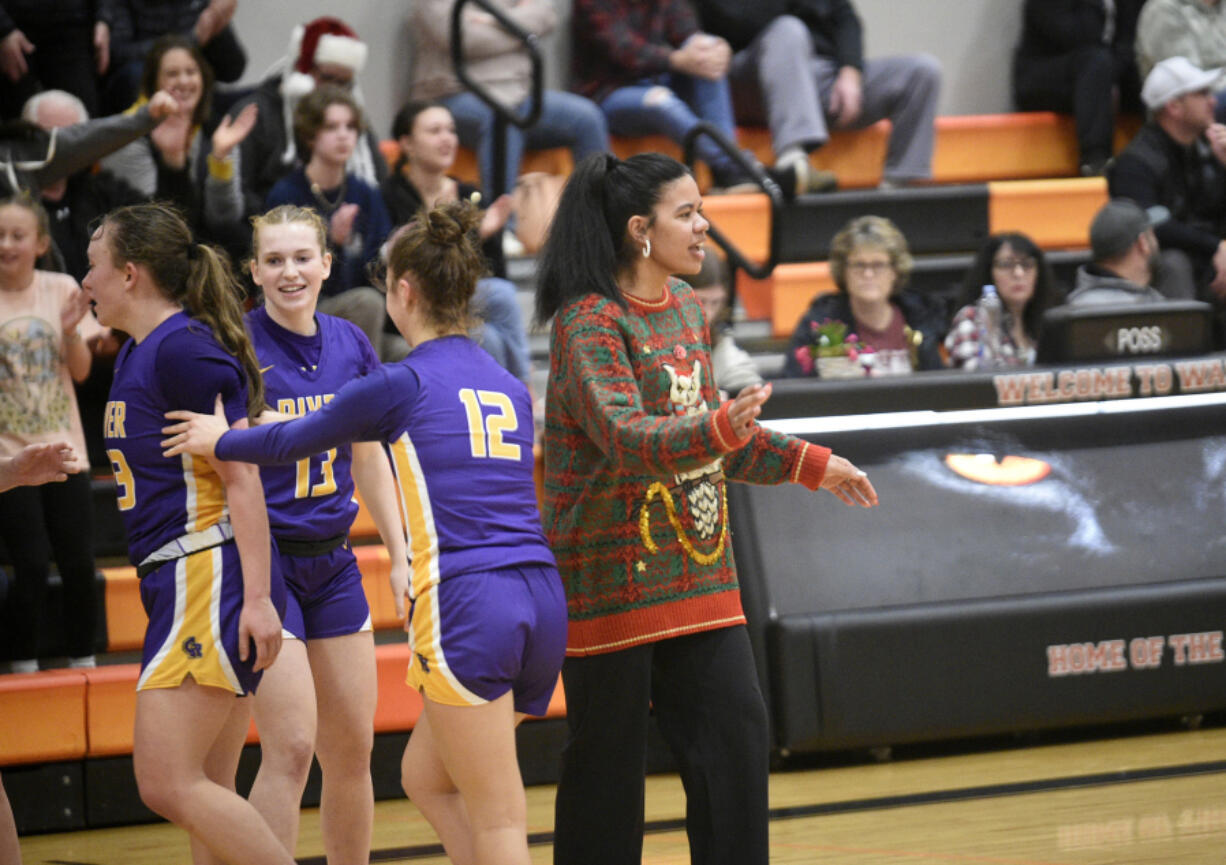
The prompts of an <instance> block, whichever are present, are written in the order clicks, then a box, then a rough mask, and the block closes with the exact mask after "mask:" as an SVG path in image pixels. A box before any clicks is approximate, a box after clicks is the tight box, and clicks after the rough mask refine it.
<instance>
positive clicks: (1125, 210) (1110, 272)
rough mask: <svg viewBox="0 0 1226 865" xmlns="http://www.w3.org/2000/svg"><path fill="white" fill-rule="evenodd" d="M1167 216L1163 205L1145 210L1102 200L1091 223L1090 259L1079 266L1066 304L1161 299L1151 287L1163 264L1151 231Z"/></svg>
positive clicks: (1081, 304)
mask: <svg viewBox="0 0 1226 865" xmlns="http://www.w3.org/2000/svg"><path fill="white" fill-rule="evenodd" d="M1166 218H1167V211H1166V208H1163V207H1152V208H1150V209H1149V210H1148V211H1145V210H1142V209H1141V208H1140V207H1138V206H1137V205H1136V204H1135V203H1134V202H1131V201H1128V200H1127V199H1124V198H1117V199H1115V200H1114V201H1108V202H1107V203H1106V204H1104V205H1103V206H1102V208H1100V209H1099V211H1098V213H1097V214H1095V215H1094V221H1093V222H1091V223H1090V252H1091V254H1092V255H1093V256H1094V260H1093V262H1091V263H1090V264H1085V265H1082V266H1081V267H1080V268H1078V270H1077V283H1076V286H1075V287H1074V289H1073V291H1072V292H1071V293H1070V294H1069V296H1068V303H1069V304H1070V305H1073V306H1085V305H1089V304H1097V303H1159V302H1161V301H1163V300H1166V298H1165V297H1164V296H1163V295H1162V293H1161V292H1160V291H1158V289H1156V288H1153V287H1152V285H1153V282H1154V280H1155V278H1156V277H1157V276H1158V274H1159V272H1160V271H1161V268H1162V257H1161V252H1160V250H1159V246H1158V236H1157V234H1155V232H1154V229H1155V228H1156V227H1157V226H1159V225H1161V224H1162V222H1163V221H1164V220H1165V219H1166Z"/></svg>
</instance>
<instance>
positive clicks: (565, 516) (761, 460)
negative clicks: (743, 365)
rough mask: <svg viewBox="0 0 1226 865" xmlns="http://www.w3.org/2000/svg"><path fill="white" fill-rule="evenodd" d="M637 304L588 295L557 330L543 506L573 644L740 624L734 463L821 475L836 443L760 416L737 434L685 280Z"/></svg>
mask: <svg viewBox="0 0 1226 865" xmlns="http://www.w3.org/2000/svg"><path fill="white" fill-rule="evenodd" d="M626 303H627V307H628V308H623V307H621V306H619V305H618V304H617V303H615V302H613V301H611V300H609V299H607V298H604V297H601V296H599V295H596V294H591V295H586V296H584V297H582V298H580V299H578V300H575V301H573V302H571V303H570V304H569V305H567V306H566V307H565V308H563V309H562V310H561V311H559V312H558V314H557V316H556V318H555V320H554V325H553V331H552V334H551V344H550V352H549V354H550V370H549V388H548V394H547V399H546V411H545V508H544V514H543V519H544V522H545V532H546V534H547V536H548V537H549V541H550V543H551V544H552V546H553V550H554V553H555V555H556V556H557V560H558V570H559V571H560V572H561V574H562V579H563V582H564V583H565V585H566V596H567V603H568V607H569V614H570V628H569V638H568V645H567V654H568V655H572V656H575V655H590V654H599V653H603V652H613V651H617V650H619V649H624V648H628V647H630V646H635V645H639V644H641V643H648V642H652V641H656V640H662V639H667V638H669V637H677V636H683V635H685V634H691V633H696V632H699V631H707V630H714V629H716V628H724V627H730V626H732V625H738V624H741V623H743V622H744V621H745V615H744V613H743V612H742V611H741V597H740V592H739V590H738V587H737V580H736V568H735V566H734V564H733V561H732V542H731V538H730V537H729V527H728V513H727V510H728V502H727V496H726V493H725V477H727V478H729V479H732V480H738V481H746V482H749V483H760V484H779V483H784V482H788V481H792V482H796V483H801V484H804V485H805V486H806V487H808V488H810V489H817V488H818V486H819V485H820V483H821V480H822V476H823V475H824V474H825V470H826V462H827V460H828V459H829V456H830V451H829V449H827V448H823V447H820V446H818V445H811V444H808V443H807V442H804V441H802V440H800V439H797V438H793V437H791V436H786V435H781V434H778V433H774V432H771V431H769V430H767V429H765V428H762V427H755V428H754V430H753V431H752V432H751V433H750V434H749V435H748V436H747V437H746V438H744V439H738V438H737V437H736V434H735V433H734V432H733V427H732V424H731V422H730V420H729V417H728V407H729V404H728V403H725V404H724V405H722V406H721V405H720V404H719V401H718V396H717V391H716V388H715V385H714V380H713V377H712V375H711V357H710V348H709V345H708V335H707V328H706V324H705V321H704V319H703V313H702V308H701V307H700V306H699V304H698V301H697V299H696V298H695V296H694V294H693V292H692V291H691V289H690V287H689V286H688V285H686V284H685V283H684V282H680V281H673V282H670V284H669V285H668V286H667V287H666V288H665V291H664V295H663V297H662V298H661V299H660V300H658V301H654V302H645V301H641V300H639V299H637V298H633V297H629V296H627V297H626Z"/></svg>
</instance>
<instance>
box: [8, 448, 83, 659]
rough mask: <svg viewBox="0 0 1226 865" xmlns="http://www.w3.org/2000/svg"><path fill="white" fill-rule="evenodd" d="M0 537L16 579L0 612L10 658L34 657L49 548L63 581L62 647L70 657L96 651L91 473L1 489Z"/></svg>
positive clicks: (41, 618)
mask: <svg viewBox="0 0 1226 865" xmlns="http://www.w3.org/2000/svg"><path fill="white" fill-rule="evenodd" d="M0 539H3V541H4V546H5V548H6V549H7V550H8V554H9V560H10V561H11V562H12V565H13V574H14V577H15V579H14V584H13V586H12V587H11V588H10V590H9V594H8V598H7V599H6V600H5V602H4V608H3V610H2V611H0V613H2V616H0V620H2V621H3V631H4V633H5V635H6V640H5V641H6V642H7V643H8V645H9V650H10V651H11V652H12V655H13V657H14V658H37V657H38V646H39V639H40V637H41V635H42V632H43V627H44V625H43V611H44V610H45V609H46V606H47V601H46V598H47V574H48V571H49V570H50V563H51V555H52V553H53V552H54V554H55V563H56V566H57V567H58V568H59V571H60V577H61V579H62V580H63V583H64V635H65V641H66V646H65V651H66V652H67V653H68V656H69V657H72V658H79V657H83V656H85V655H92V654H94V634H95V620H96V618H97V609H98V602H97V595H96V591H97V590H96V586H95V585H94V579H95V573H94V549H93V544H94V530H93V502H92V500H91V496H90V491H89V474H88V473H86V472H82V473H81V474H77V475H71V476H69V478H68V480H66V481H64V482H63V483H55V484H44V485H43V486H41V487H17V488H15V489H12V490H9V491H8V492H6V493H0Z"/></svg>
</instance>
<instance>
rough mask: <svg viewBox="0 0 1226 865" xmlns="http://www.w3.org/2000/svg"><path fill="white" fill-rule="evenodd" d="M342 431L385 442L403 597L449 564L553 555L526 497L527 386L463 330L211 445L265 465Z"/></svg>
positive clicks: (536, 560)
mask: <svg viewBox="0 0 1226 865" xmlns="http://www.w3.org/2000/svg"><path fill="white" fill-rule="evenodd" d="M349 441H383V442H386V443H387V444H388V446H389V449H390V452H391V456H392V467H393V469H394V471H395V473H396V481H397V487H398V490H399V493H400V497H401V504H402V507H403V509H404V514H405V517H406V520H407V523H408V529H409V551H410V558H411V560H412V561H411V565H412V594H413V597H417V596H419V595H420V594H421V593H422V592H424V591H425V590H426V589H428V588H429V587H430V586H432V585H434V584H436V583H438V582H440V581H442V580H446V579H448V578H450V577H453V576H457V575H460V574H466V573H475V572H478V571H490V570H498V569H500V568H503V567H512V566H516V565H524V564H549V565H552V564H554V558H553V553H552V552H551V551H550V549H549V545H548V544H547V543H546V541H545V536H544V533H543V532H542V530H541V519H540V513H539V511H538V509H537V503H536V486H535V483H534V481H533V465H534V459H533V454H532V441H533V426H532V405H531V400H530V398H529V396H528V389H527V388H526V387H525V386H524V384H523V382H521V381H519V380H518V379H516V378H515V377H513V376H512V375H511V374H510V373H508V372H507V371H506V370H504V369H503V368H502V367H500V366H499V365H498V364H497V362H495V361H494V359H493V358H492V357H490V356H489V355H488V354H487V353H486V352H485V351H484V350H483V349H482V348H480V347H479V346H477V345H476V344H475V343H473V342H472V341H471V340H470V339H468V338H467V337H464V336H445V337H440V338H438V339H433V340H430V341H429V342H426V343H423V344H422V345H420V346H418V347H417V348H416V349H414V350H413V352H412V353H411V354H410V355H409V356H408V357H407V358H406V359H405V360H403V361H401V362H400V363H395V364H386V365H384V366H381V367H379V368H378V369H377V370H375V371H374V372H372V373H370V374H369V375H367V376H366V377H364V378H361V379H358V380H356V381H352V382H350V383H349V384H347V385H345V386H344V387H343V388H341V389H340V390H339V391H338V392H337V394H336V396H335V397H334V398H333V399H332V401H331V402H329V403H327V404H326V405H324V406H323V407H322V408H320V409H319V410H318V411H314V412H311V413H309V414H307V415H305V416H304V417H301V418H297V419H295V420H292V421H288V422H285V423H279V424H268V425H265V426H261V427H256V428H254V429H249V430H231V431H230V432H228V433H226V434H225V435H224V436H222V438H221V440H220V441H219V442H218V444H217V455H218V456H219V457H221V458H222V459H236V460H244V461H247V462H255V463H260V464H262V465H267V464H272V463H278V462H287V461H291V460H296V459H301V458H302V457H304V456H308V455H310V454H315V453H318V452H320V451H322V450H325V449H327V448H331V447H336V446H338V445H339V444H341V443H343V442H349Z"/></svg>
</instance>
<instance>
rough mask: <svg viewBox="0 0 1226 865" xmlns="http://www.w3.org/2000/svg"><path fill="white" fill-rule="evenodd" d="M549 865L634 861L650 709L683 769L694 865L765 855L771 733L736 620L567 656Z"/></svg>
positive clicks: (760, 859) (746, 863)
mask: <svg viewBox="0 0 1226 865" xmlns="http://www.w3.org/2000/svg"><path fill="white" fill-rule="evenodd" d="M562 679H563V682H564V684H565V686H566V720H567V724H568V727H569V730H570V735H569V737H568V739H567V742H566V748H565V750H564V751H563V753H562V777H561V779H560V780H559V781H558V795H557V805H556V815H555V827H554V863H555V865H638V863H640V862H641V861H642V858H643V855H642V850H643V828H644V827H643V806H644V801H643V799H644V796H643V773H644V764H645V758H646V748H647V729H648V710H649V707H651V708H654V711H655V716H656V720H657V721H658V723H659V726H660V731H661V732H662V733H663V734H664V738H665V740H666V741H667V742H668V745H669V747H670V749H671V750H672V752H673V755H674V756H675V757H676V758H677V763H678V764H679V766H680V769H681V781H682V783H683V784H684V786H685V796H686V814H685V828H686V833H687V835H688V836H689V841H690V857H691V860H690V861H691V862H692V863H693V865H766V863H767V861H768V858H769V853H768V838H767V835H768V829H769V819H770V815H769V804H768V800H767V783H768V775H769V771H770V753H769V749H770V740H769V730H768V726H767V718H766V705H765V704H764V703H763V700H762V692H761V690H760V689H759V688H758V673H757V668H756V667H755V666H754V660H753V652H752V650H751V649H750V646H749V634H748V632H747V631H746V629H745V627H744V626H739V627H734V628H721V629H719V630H716V631H706V632H704V633H700V634H693V635H691V636H687V637H675V638H673V639H671V640H661V641H660V642H658V643H650V644H648V645H645V646H636V647H634V648H631V649H623V650H621V651H618V652H610V653H609V654H607V655H592V656H589V657H585V658H567V659H566V662H565V663H564V664H563V666H562Z"/></svg>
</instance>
